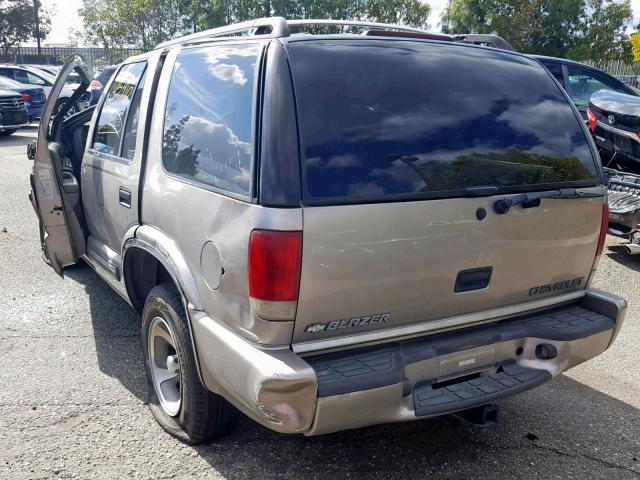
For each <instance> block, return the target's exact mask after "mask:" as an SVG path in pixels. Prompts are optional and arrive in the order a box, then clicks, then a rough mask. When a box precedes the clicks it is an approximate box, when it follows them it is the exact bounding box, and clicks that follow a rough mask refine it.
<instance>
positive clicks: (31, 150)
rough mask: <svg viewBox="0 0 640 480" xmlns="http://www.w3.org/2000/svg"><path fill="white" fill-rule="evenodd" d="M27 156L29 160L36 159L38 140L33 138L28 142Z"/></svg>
mask: <svg viewBox="0 0 640 480" xmlns="http://www.w3.org/2000/svg"><path fill="white" fill-rule="evenodd" d="M27 158H28V159H29V160H35V159H36V141H35V140H31V142H30V143H28V144H27Z"/></svg>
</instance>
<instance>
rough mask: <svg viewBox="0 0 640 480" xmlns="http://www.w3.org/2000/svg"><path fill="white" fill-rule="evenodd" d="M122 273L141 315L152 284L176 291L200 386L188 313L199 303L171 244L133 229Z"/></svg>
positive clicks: (179, 255)
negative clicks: (166, 285) (182, 310)
mask: <svg viewBox="0 0 640 480" xmlns="http://www.w3.org/2000/svg"><path fill="white" fill-rule="evenodd" d="M122 274H123V280H124V284H125V288H126V290H127V296H128V297H129V301H130V302H131V305H132V306H133V308H135V309H136V311H137V312H138V313H139V314H142V310H143V308H144V303H145V301H146V298H147V295H148V294H149V292H150V291H151V289H152V288H153V287H155V286H156V285H159V284H160V283H164V282H172V283H173V284H174V285H175V287H176V288H177V289H178V292H179V293H180V295H181V297H182V302H183V308H184V311H185V315H186V317H187V323H188V325H189V336H190V337H191V347H192V348H193V354H194V358H195V362H196V370H197V372H198V377H199V379H200V382H201V383H202V384H203V385H204V381H203V377H202V371H201V369H200V359H199V357H198V351H197V348H196V342H195V339H194V337H193V325H192V324H191V321H192V320H191V314H190V310H202V302H201V300H200V294H199V293H198V289H197V287H196V283H195V279H194V278H193V275H191V272H190V271H189V269H188V267H187V263H186V261H185V259H184V257H183V255H182V253H181V252H180V251H179V249H178V248H177V246H176V245H175V243H174V242H173V241H172V240H171V239H169V238H168V237H167V236H166V235H164V234H163V233H162V232H160V231H159V230H157V229H155V228H153V227H149V226H141V227H139V228H137V229H136V231H135V237H131V238H128V239H127V240H126V241H125V242H124V243H123V247H122Z"/></svg>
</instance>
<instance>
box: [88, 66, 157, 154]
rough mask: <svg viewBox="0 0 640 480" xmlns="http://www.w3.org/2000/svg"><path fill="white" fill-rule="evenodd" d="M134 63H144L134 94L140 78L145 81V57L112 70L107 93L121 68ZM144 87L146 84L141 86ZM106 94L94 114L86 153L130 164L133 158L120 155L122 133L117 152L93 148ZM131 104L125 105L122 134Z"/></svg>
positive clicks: (105, 101)
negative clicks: (94, 117) (89, 142)
mask: <svg viewBox="0 0 640 480" xmlns="http://www.w3.org/2000/svg"><path fill="white" fill-rule="evenodd" d="M136 63H144V64H145V65H144V69H143V70H142V74H141V75H140V78H139V79H138V81H137V82H136V86H135V88H134V92H133V94H134V96H135V94H136V92H137V90H138V86H139V85H140V81H141V80H142V79H145V83H146V78H145V74H146V73H147V68H148V67H149V61H148V60H147V59H144V60H138V61H136V62H129V63H123V64H122V65H120V66H119V67H118V69H117V70H116V71H115V72H114V74H113V75H112V77H111V78H112V81H111V83H110V84H109V90H107V95H108V94H109V91H110V90H111V87H112V86H113V83H114V82H115V80H116V77H117V76H118V74H119V73H120V72H121V71H122V69H123V68H125V67H126V66H128V65H135V64H136ZM144 87H146V85H144V86H143V89H144ZM107 95H105V97H104V99H103V101H102V103H100V105H99V109H97V114H96V120H95V122H92V123H93V131H92V132H91V134H92V136H91V144H90V146H89V148H87V153H90V154H91V155H93V156H94V157H96V158H101V159H103V160H110V161H114V162H118V163H121V164H123V165H131V163H132V162H133V160H134V158H135V155H134V158H132V159H128V158H124V157H122V144H123V142H124V135H121V136H120V141H119V142H118V153H117V154H112V153H105V152H100V151H98V150H96V149H95V148H93V144H94V142H95V138H96V135H97V134H98V127H99V123H100V116H101V115H102V109H103V108H104V106H105V104H106V103H107ZM131 101H133V97H131ZM130 106H131V102H129V105H128V106H127V112H126V115H125V117H124V123H123V126H122V133H123V134H124V129H125V128H126V126H127V121H128V120H129V111H130V108H129V107H130Z"/></svg>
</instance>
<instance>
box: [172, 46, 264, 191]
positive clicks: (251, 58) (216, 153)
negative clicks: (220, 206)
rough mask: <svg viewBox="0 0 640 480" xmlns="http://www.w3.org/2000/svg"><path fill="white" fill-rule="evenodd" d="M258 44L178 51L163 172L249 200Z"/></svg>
mask: <svg viewBox="0 0 640 480" xmlns="http://www.w3.org/2000/svg"><path fill="white" fill-rule="evenodd" d="M261 49H262V47H261V46H260V45H258V44H243V45H216V46H211V47H205V48H192V49H187V50H184V51H182V52H181V53H180V54H179V55H178V57H177V59H176V64H175V67H174V71H173V76H172V78H171V84H170V86H169V93H168V97H167V109H166V113H165V120H164V137H163V143H162V162H163V165H164V168H165V169H166V170H167V172H169V173H172V174H175V175H178V176H180V177H183V178H185V179H188V180H191V181H195V182H198V183H203V184H206V185H208V186H212V187H215V188H218V189H221V190H224V191H226V192H231V193H234V194H239V195H242V196H249V193H250V185H251V160H252V157H253V143H252V141H253V140H252V134H253V123H254V122H253V105H254V84H255V75H256V73H255V72H256V65H257V62H258V56H259V54H260V51H261Z"/></svg>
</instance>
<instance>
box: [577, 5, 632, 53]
mask: <svg viewBox="0 0 640 480" xmlns="http://www.w3.org/2000/svg"><path fill="white" fill-rule="evenodd" d="M587 12H590V14H589V15H585V18H584V20H583V30H582V31H581V32H580V33H579V34H578V38H577V41H576V46H575V48H573V49H572V50H571V51H570V52H569V57H570V58H575V59H577V60H586V59H590V60H598V61H607V60H614V59H623V60H627V61H630V60H631V50H630V49H629V43H628V42H629V36H628V35H627V32H626V26H627V24H628V23H629V22H630V21H631V20H632V19H633V10H632V9H631V0H624V1H622V2H614V1H612V0H588V1H587Z"/></svg>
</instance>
